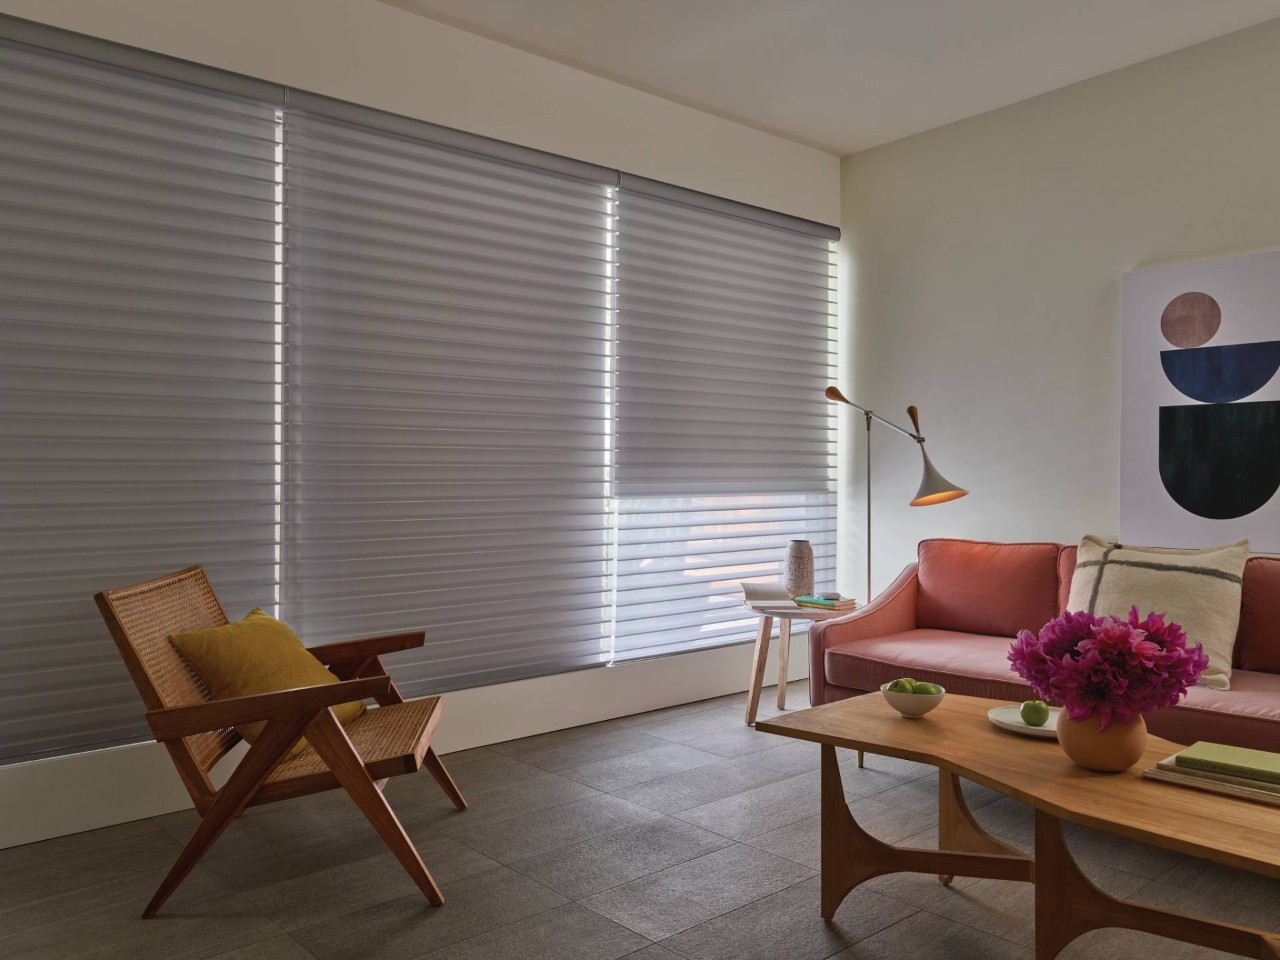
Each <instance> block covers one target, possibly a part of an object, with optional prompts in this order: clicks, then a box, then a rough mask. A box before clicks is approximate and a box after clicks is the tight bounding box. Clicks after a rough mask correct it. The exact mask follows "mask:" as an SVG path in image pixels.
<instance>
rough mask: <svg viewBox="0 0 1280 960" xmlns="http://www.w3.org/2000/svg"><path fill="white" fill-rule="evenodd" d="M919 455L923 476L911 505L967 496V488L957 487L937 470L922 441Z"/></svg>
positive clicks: (929, 503)
mask: <svg viewBox="0 0 1280 960" xmlns="http://www.w3.org/2000/svg"><path fill="white" fill-rule="evenodd" d="M920 456H922V457H924V476H922V477H921V478H920V489H919V490H917V491H916V495H915V499H913V500H912V501H911V506H913V507H929V506H933V504H935V503H946V502H947V501H948V500H959V499H960V498H961V497H964V496H968V493H969V491H968V490H965V489H964V488H963V487H957V486H956V485H955V484H954V483H952V482H951V481H950V480H948V479H947V478H946V477H944V476H943V475H942V474H940V473H939V472H938V469H937V467H935V466H934V465H933V461H932V460H930V459H929V454H928V452H927V451H926V450H925V448H924V444H923V443H922V444H920Z"/></svg>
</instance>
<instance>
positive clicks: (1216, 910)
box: [1125, 879, 1280, 930]
mask: <svg viewBox="0 0 1280 960" xmlns="http://www.w3.org/2000/svg"><path fill="white" fill-rule="evenodd" d="M1228 890H1230V888H1228ZM1125 899H1127V900H1132V901H1133V902H1134V903H1144V904H1147V905H1149V906H1153V907H1159V908H1160V909H1161V910H1173V911H1175V912H1177V913H1189V914H1192V915H1195V916H1202V917H1208V918H1210V919H1212V920H1221V921H1223V922H1224V923H1234V924H1237V925H1239V926H1242V927H1253V928H1254V929H1257V930H1274V929H1276V928H1277V927H1280V896H1272V897H1268V898H1266V899H1259V898H1255V897H1250V896H1245V897H1243V898H1237V899H1223V898H1222V897H1218V896H1214V895H1212V894H1210V893H1207V892H1206V891H1205V889H1204V887H1203V886H1202V885H1201V884H1199V883H1194V884H1192V885H1191V886H1187V885H1186V884H1185V883H1183V882H1178V881H1177V880H1176V879H1174V880H1170V879H1160V880H1152V881H1150V882H1149V883H1146V884H1144V885H1143V886H1141V887H1139V888H1138V889H1137V890H1134V891H1131V892H1129V893H1126V894H1125Z"/></svg>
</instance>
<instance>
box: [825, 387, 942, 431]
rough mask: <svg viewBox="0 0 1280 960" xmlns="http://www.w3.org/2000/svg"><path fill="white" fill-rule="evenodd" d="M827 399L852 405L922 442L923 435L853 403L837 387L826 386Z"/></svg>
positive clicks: (876, 419)
mask: <svg viewBox="0 0 1280 960" xmlns="http://www.w3.org/2000/svg"><path fill="white" fill-rule="evenodd" d="M827 399H828V400H835V401H837V402H838V403H845V404H848V405H849V406H851V407H853V409H855V410H860V411H862V413H863V414H865V415H866V416H867V418H868V419H871V420H875V421H878V422H879V423H883V424H884V425H885V426H886V427H889V428H891V429H893V430H897V431H898V432H899V433H900V434H902V435H903V436H904V437H910V438H911V439H912V440H914V441H915V442H916V443H924V437H922V436H921V435H920V434H919V433H918V432H917V433H912V432H911V431H910V430H908V429H907V428H906V427H902V426H899V425H898V424H896V423H894V422H893V421H892V420H886V419H885V418H884V417H882V416H880V414H878V413H876V412H874V411H872V410H868V409H867V408H866V407H864V406H863V405H862V404H860V403H854V402H853V401H852V400H850V399H849V398H848V397H846V396H845V395H844V394H843V393H841V392H840V391H839V390H838V389H837V388H835V387H828V388H827ZM907 409H908V410H915V407H908V408H907ZM919 429H920V428H919V426H917V427H916V430H917V431H919Z"/></svg>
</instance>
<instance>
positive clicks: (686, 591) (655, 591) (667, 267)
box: [615, 186, 835, 659]
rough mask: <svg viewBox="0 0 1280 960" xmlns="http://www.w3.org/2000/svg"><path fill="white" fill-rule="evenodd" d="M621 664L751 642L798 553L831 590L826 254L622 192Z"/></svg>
mask: <svg viewBox="0 0 1280 960" xmlns="http://www.w3.org/2000/svg"><path fill="white" fill-rule="evenodd" d="M617 256H618V321H617V322H618V327H617V329H618V340H617V387H616V417H617V425H616V431H617V437H616V471H617V492H618V497H619V501H618V519H617V586H616V589H617V594H616V613H615V621H616V622H615V656H616V657H617V658H619V659H626V658H633V657H642V656H653V655H657V654H661V653H667V652H671V651H674V650H678V649H689V648H691V647H695V646H711V645H718V644H724V643H735V642H740V641H742V640H746V639H749V638H750V636H751V632H752V630H753V628H754V620H753V618H751V617H750V616H749V615H744V611H743V608H742V606H741V593H740V588H739V581H741V580H744V579H759V580H768V579H774V578H777V577H778V576H779V575H780V572H781V571H780V565H781V559H782V557H783V555H784V554H785V551H786V547H787V543H788V541H789V540H792V539H807V540H810V541H811V542H812V543H813V547H814V553H815V565H816V576H817V580H818V583H819V584H829V583H830V582H831V580H832V578H833V575H834V539H835V494H834V480H835V477H834V468H835V418H834V416H833V414H832V409H831V405H830V404H828V403H826V402H825V401H824V400H823V397H822V390H823V387H825V385H826V384H828V383H830V382H831V381H832V380H833V379H834V376H835V370H834V358H835V350H834V346H835V344H834V341H835V316H834V302H835V271H834V264H833V252H832V249H831V243H830V242H829V241H828V240H826V239H824V238H822V237H816V236H811V235H806V234H803V233H799V232H796V231H792V230H788V229H785V228H782V227H778V226H771V225H766V224H761V223H756V222H750V221H747V220H745V219H743V218H739V217H734V216H731V215H728V214H722V213H717V212H714V211H709V210H705V209H697V208H693V207H690V206H687V205H684V204H679V203H675V202H672V201H669V200H665V199H662V198H659V197H653V196H647V195H642V194H638V193H633V192H630V191H627V190H626V189H625V186H624V189H623V190H622V191H621V197H620V203H619V217H618V252H617Z"/></svg>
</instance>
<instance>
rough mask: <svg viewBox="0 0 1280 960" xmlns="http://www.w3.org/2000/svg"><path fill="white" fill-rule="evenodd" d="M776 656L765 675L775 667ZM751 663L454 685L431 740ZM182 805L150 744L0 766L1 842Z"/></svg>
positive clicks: (624, 709) (734, 687)
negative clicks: (469, 686)
mask: <svg viewBox="0 0 1280 960" xmlns="http://www.w3.org/2000/svg"><path fill="white" fill-rule="evenodd" d="M796 640H797V641H798V642H796V643H793V644H792V645H791V657H790V664H789V667H788V669H789V675H790V677H791V679H793V680H799V679H801V678H804V677H807V676H808V675H809V663H808V650H807V645H806V644H805V643H804V635H803V634H799V635H798V636H797V637H796ZM775 649H776V647H775ZM775 656H776V654H771V656H770V663H769V665H768V668H767V672H766V674H765V677H766V683H773V682H774V678H776V677H777V675H778V674H777V666H776V662H775V660H774V657H775ZM750 665H751V647H750V646H749V645H744V646H735V647H723V648H720V649H717V650H701V651H696V652H694V653H685V654H679V655H677V656H670V657H663V658H661V659H658V660H641V661H638V662H635V663H623V664H619V665H617V666H612V667H597V668H594V669H590V670H578V671H575V672H573V673H561V674H556V675H554V676H549V677H536V678H534V679H532V680H519V681H516V682H514V683H502V684H495V685H493V686H489V687H474V688H472V689H470V690H460V691H458V692H457V693H450V694H446V695H445V698H444V704H445V712H444V717H443V719H442V721H441V723H440V727H439V729H438V730H437V732H436V736H435V740H434V744H435V747H436V749H437V751H439V752H440V753H442V754H444V753H452V752H454V751H456V750H466V749H469V748H471V747H479V746H484V745H486V744H490V743H501V742H502V741H504V740H514V739H516V738H518V737H527V736H532V735H533V734H536V733H547V732H549V731H551V730H561V729H564V728H565V727H576V726H580V725H582V724H585V723H595V722H597V721H600V720H609V719H612V718H613V717H623V716H628V715H630V714H633V713H643V712H645V711H647V710H656V709H658V708H659V707H669V706H673V705H674V704H678V703H691V702H693V701H695V700H705V699H708V698H709V697H719V696H724V695H725V694H729V693H738V692H741V691H742V690H745V689H746V687H747V676H748V673H749V670H750ZM139 709H141V707H139ZM244 749H245V748H244V745H243V744H241V745H239V746H237V747H236V749H235V750H232V752H231V753H229V754H228V755H227V756H226V757H225V758H224V759H223V761H222V762H221V763H219V764H218V766H217V767H215V768H214V770H213V779H214V781H215V782H221V781H222V780H224V779H225V778H226V777H227V776H228V775H229V771H230V770H231V769H232V768H233V767H234V766H235V763H236V761H238V760H239V758H240V756H241V755H242V753H243V750H244ZM190 806H191V800H190V798H189V797H188V796H187V792H186V790H185V789H184V788H183V786H182V782H181V781H180V780H179V779H178V775H177V773H176V772H174V769H173V765H172V763H171V762H170V760H169V755H168V753H167V752H166V751H165V749H164V748H163V747H162V746H160V745H159V744H158V743H154V742H151V743H135V744H129V745H127V746H122V747H111V748H108V749H105V750H94V751H90V752H88V753H75V754H69V755H67V756H64V757H51V758H49V759H47V760H33V761H31V762H29V763H17V764H12V765H10V766H6V767H0V849H3V848H5V847H14V846H18V845H19V844H23V843H34V842H35V841H37V840H46V839H48V838H50V837H59V836H64V835H66V834H70V833H80V832H81V831H83V830H93V829H95V828H97V827H105V826H110V825H112V824H116V823H127V822H129V821H131V820H141V819H143V818H144V817H154V816H158V815H160V814H163V813H172V812H173V811H175V810H185V809H186V808H188V807H190Z"/></svg>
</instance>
